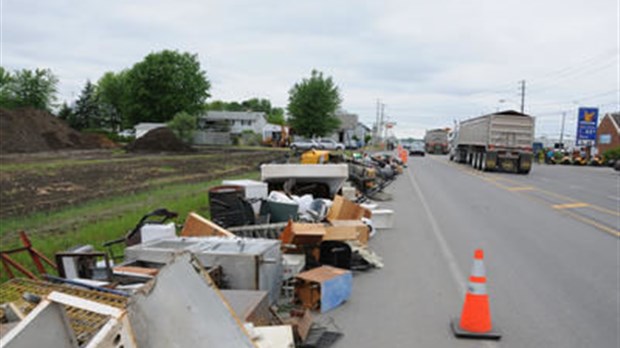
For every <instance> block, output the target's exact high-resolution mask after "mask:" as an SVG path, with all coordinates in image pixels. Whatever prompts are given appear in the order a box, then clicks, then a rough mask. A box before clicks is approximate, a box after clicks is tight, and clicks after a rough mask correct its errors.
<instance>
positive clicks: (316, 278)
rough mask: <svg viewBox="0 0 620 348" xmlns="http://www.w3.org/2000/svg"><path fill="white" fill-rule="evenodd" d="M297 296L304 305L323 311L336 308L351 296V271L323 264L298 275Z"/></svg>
mask: <svg viewBox="0 0 620 348" xmlns="http://www.w3.org/2000/svg"><path fill="white" fill-rule="evenodd" d="M295 280H296V284H295V298H296V300H297V301H298V302H299V303H300V304H301V305H302V306H303V307H304V308H308V309H312V310H319V311H320V312H321V313H324V312H327V311H329V310H330V309H333V308H336V307H338V306H339V305H341V304H342V303H343V302H345V301H346V300H348V299H349V297H350V296H351V287H352V283H353V276H352V274H351V271H348V270H344V269H340V268H336V267H331V266H321V267H317V268H314V269H311V270H309V271H306V272H302V273H299V274H298V275H297V276H296V277H295Z"/></svg>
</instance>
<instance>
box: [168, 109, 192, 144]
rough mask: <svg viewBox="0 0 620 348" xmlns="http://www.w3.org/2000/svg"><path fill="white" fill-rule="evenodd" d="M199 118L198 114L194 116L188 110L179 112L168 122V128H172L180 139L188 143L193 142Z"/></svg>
mask: <svg viewBox="0 0 620 348" xmlns="http://www.w3.org/2000/svg"><path fill="white" fill-rule="evenodd" d="M197 123H198V119H197V117H196V116H192V115H190V114H188V113H187V112H184V111H182V112H179V113H177V114H176V115H174V117H173V118H172V121H170V122H168V128H170V129H171V130H172V131H173V132H174V134H176V136H177V137H179V139H181V140H182V141H183V142H185V143H186V144H191V143H192V142H193V140H194V131H195V130H196V125H197Z"/></svg>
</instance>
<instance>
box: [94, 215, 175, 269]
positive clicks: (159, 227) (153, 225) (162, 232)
mask: <svg viewBox="0 0 620 348" xmlns="http://www.w3.org/2000/svg"><path fill="white" fill-rule="evenodd" d="M177 216H178V214H177V213H175V212H171V211H168V210H167V209H165V208H161V209H156V210H154V211H152V212H150V213H148V214H146V215H144V216H143V217H142V218H141V219H140V221H138V223H137V224H136V226H135V227H134V228H133V229H132V230H131V231H129V233H127V234H126V235H125V236H124V237H123V238H119V239H115V240H111V241H108V242H105V243H103V247H104V248H106V249H107V251H108V255H110V258H111V259H112V261H114V260H120V259H122V255H116V254H115V253H114V246H115V245H118V244H125V246H132V245H136V244H140V243H143V242H148V241H151V240H156V239H160V238H165V237H173V236H176V227H175V226H174V223H171V222H168V223H167V221H169V220H170V219H174V218H176V217H177ZM158 218H159V219H158Z"/></svg>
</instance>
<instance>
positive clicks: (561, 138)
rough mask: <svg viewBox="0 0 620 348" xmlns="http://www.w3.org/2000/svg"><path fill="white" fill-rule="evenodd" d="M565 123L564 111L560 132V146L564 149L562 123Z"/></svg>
mask: <svg viewBox="0 0 620 348" xmlns="http://www.w3.org/2000/svg"><path fill="white" fill-rule="evenodd" d="M565 121H566V111H564V112H562V130H561V131H560V146H561V147H562V148H564V122H565Z"/></svg>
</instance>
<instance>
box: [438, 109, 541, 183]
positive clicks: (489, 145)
mask: <svg viewBox="0 0 620 348" xmlns="http://www.w3.org/2000/svg"><path fill="white" fill-rule="evenodd" d="M533 140H534V117H532V116H529V115H526V114H523V113H520V112H517V111H512V110H508V111H502V112H497V113H494V114H490V115H485V116H479V117H475V118H471V119H469V120H466V121H462V122H460V124H459V125H458V127H457V129H455V131H454V132H453V133H452V136H451V140H450V141H451V143H450V156H449V157H450V160H452V161H456V162H459V163H467V164H470V165H471V166H472V167H474V168H475V169H478V170H482V171H494V170H503V171H507V172H516V173H521V174H527V173H529V172H530V170H531V169H532V161H533V157H534V156H533V152H532V143H533Z"/></svg>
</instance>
